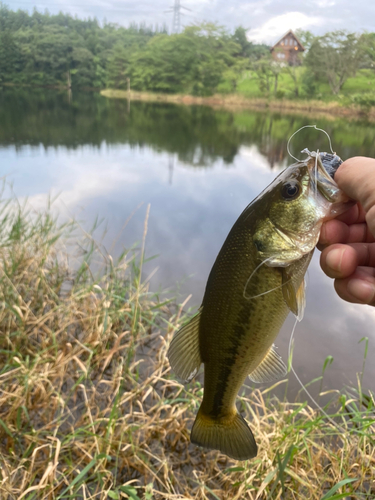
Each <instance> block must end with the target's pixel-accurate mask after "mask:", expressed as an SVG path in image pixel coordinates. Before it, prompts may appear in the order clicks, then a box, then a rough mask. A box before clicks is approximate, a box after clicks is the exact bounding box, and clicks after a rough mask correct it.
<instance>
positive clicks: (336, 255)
mask: <svg viewBox="0 0 375 500" xmlns="http://www.w3.org/2000/svg"><path fill="white" fill-rule="evenodd" d="M344 252H345V250H343V249H342V248H335V249H334V250H331V251H330V252H328V254H327V257H326V264H327V266H328V267H330V268H331V269H332V270H333V271H341V262H342V256H343V255H344Z"/></svg>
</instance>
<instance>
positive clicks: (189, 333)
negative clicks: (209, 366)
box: [167, 311, 202, 382]
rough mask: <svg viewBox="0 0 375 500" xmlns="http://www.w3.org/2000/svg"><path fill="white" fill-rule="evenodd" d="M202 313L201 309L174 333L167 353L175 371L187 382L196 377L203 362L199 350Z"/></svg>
mask: <svg viewBox="0 0 375 500" xmlns="http://www.w3.org/2000/svg"><path fill="white" fill-rule="evenodd" d="M200 315H201V311H199V312H198V313H197V314H196V315H195V316H193V317H192V319H191V320H190V321H189V322H188V323H187V324H186V325H184V326H183V327H182V328H180V329H179V330H178V331H177V332H176V333H175V334H174V337H173V339H172V342H171V345H170V346H169V349H168V353H167V356H168V359H169V364H170V365H171V368H172V370H173V372H174V373H175V374H176V375H177V376H178V377H180V378H181V379H182V380H184V381H186V382H190V380H192V379H193V377H195V375H196V374H197V373H198V370H199V367H200V365H201V364H202V359H201V355H200V350H199V321H200Z"/></svg>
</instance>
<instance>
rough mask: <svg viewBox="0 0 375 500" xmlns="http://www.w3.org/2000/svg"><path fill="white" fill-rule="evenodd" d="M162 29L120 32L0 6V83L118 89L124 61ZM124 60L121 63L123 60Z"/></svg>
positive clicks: (133, 27) (62, 16)
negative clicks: (116, 84) (115, 83)
mask: <svg viewBox="0 0 375 500" xmlns="http://www.w3.org/2000/svg"><path fill="white" fill-rule="evenodd" d="M165 32H166V30H165V28H161V29H158V28H156V29H155V30H154V29H151V28H148V27H147V26H145V25H144V24H141V25H139V26H136V25H134V24H133V25H130V26H129V28H123V27H118V26H114V25H111V24H106V25H105V26H104V27H100V26H99V24H98V22H97V20H96V19H88V20H79V19H77V18H73V17H71V16H70V15H65V14H62V13H60V14H58V15H50V14H48V13H45V14H41V13H39V12H37V11H36V10H34V12H33V13H32V14H31V15H29V14H28V13H27V12H24V11H21V10H18V11H17V12H12V11H11V10H9V9H8V8H7V7H6V6H5V5H4V4H2V3H0V82H3V83H6V82H11V83H21V84H32V85H43V86H45V85H52V86H53V85H60V86H61V85H67V81H68V80H67V76H68V72H70V75H71V84H72V86H73V87H104V86H105V84H106V83H108V82H113V81H117V80H118V81H119V86H120V87H121V86H122V85H123V75H122V74H123V72H124V61H125V64H127V62H128V59H129V57H130V55H131V53H133V52H134V51H135V50H138V49H139V48H141V47H145V46H146V45H147V42H148V41H149V40H150V39H152V38H153V37H154V36H155V35H158V34H160V33H165ZM124 58H125V59H124Z"/></svg>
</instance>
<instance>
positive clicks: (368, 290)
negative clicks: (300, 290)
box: [318, 156, 375, 306]
mask: <svg viewBox="0 0 375 500" xmlns="http://www.w3.org/2000/svg"><path fill="white" fill-rule="evenodd" d="M335 181H336V182H337V184H338V186H339V188H341V189H342V190H343V191H344V192H345V193H346V194H347V195H348V196H349V197H350V198H352V199H353V200H356V201H357V204H356V205H354V206H353V207H352V208H350V209H349V210H348V211H347V212H345V213H344V214H342V215H340V216H339V217H337V218H336V219H333V220H330V221H328V222H326V223H324V224H323V226H322V230H321V233H320V239H319V245H318V248H319V249H320V250H323V251H322V254H321V256H320V265H321V267H322V269H323V271H324V272H325V273H326V275H327V276H329V277H330V278H333V279H334V280H335V283H334V285H335V290H336V292H337V293H338V295H339V296H340V297H341V298H342V299H344V300H346V301H348V302H354V303H359V304H370V305H373V306H375V159H372V158H366V157H362V156H358V157H354V158H350V159H349V160H346V161H345V162H344V163H343V164H342V165H340V167H339V168H338V170H337V172H336V174H335Z"/></svg>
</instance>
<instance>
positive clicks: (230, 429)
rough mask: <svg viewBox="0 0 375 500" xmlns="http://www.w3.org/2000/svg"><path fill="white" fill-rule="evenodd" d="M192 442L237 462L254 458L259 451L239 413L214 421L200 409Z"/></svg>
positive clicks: (192, 434) (193, 429) (193, 430)
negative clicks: (217, 451) (218, 451)
mask: <svg viewBox="0 0 375 500" xmlns="http://www.w3.org/2000/svg"><path fill="white" fill-rule="evenodd" d="M190 440H191V442H192V443H194V444H197V445H199V446H203V447H204V448H209V449H211V450H220V451H221V452H222V453H225V455H228V457H231V458H234V459H235V460H247V459H249V458H254V457H255V456H256V454H257V451H258V448H257V445H256V442H255V439H254V436H253V433H252V432H251V430H250V427H249V426H248V425H247V423H246V422H245V420H244V419H243V418H242V417H241V415H240V414H239V413H235V414H234V415H233V416H231V417H226V418H220V419H213V418H212V417H210V416H209V415H204V414H203V412H202V411H201V409H199V411H198V415H197V418H196V419H195V422H194V425H193V428H192V430H191V436H190Z"/></svg>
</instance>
